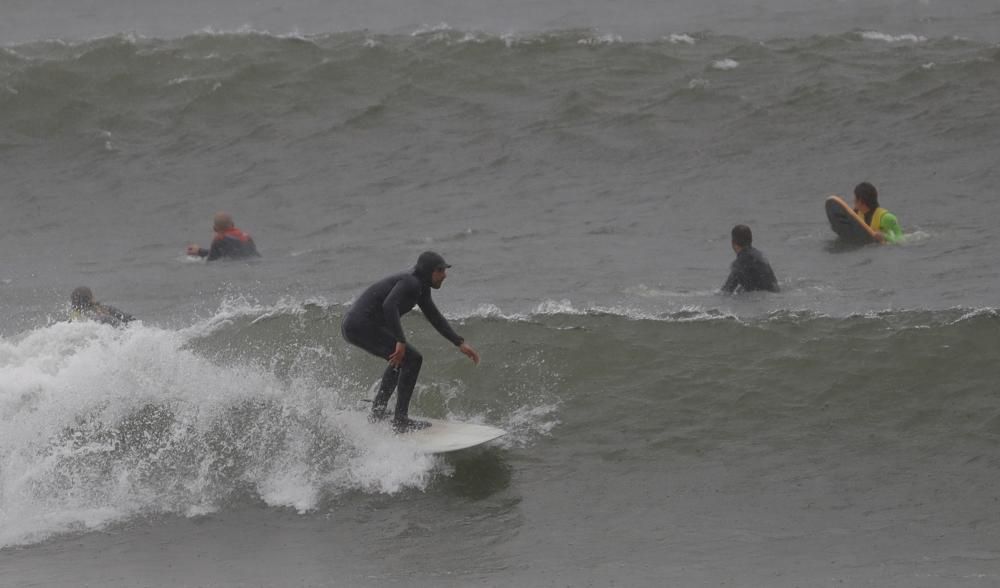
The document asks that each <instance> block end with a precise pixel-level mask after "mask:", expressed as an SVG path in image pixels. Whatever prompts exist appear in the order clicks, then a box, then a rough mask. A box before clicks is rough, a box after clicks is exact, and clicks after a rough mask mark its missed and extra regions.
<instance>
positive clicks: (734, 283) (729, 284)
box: [719, 260, 740, 294]
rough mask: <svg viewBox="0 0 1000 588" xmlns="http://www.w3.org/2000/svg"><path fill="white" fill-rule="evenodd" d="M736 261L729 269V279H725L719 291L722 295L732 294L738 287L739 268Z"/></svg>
mask: <svg viewBox="0 0 1000 588" xmlns="http://www.w3.org/2000/svg"><path fill="white" fill-rule="evenodd" d="M738 261H739V260H735V261H733V264H732V265H731V266H730V268H729V277H728V278H726V283H725V284H723V285H722V288H720V289H719V290H720V291H721V292H722V293H723V294H732V293H733V292H735V291H736V288H737V287H738V286H739V285H740V267H739V264H738Z"/></svg>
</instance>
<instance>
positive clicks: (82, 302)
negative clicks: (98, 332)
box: [70, 286, 94, 310]
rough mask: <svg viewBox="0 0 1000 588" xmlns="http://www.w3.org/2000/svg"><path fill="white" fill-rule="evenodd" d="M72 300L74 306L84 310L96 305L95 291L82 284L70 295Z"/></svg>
mask: <svg viewBox="0 0 1000 588" xmlns="http://www.w3.org/2000/svg"><path fill="white" fill-rule="evenodd" d="M70 302H71V303H72V304H73V308H75V309H78V310H82V309H85V308H90V307H91V306H93V305H94V293H93V292H91V291H90V288H88V287H86V286H80V287H79V288H77V289H76V290H73V293H72V294H71V295H70Z"/></svg>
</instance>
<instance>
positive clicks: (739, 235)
mask: <svg viewBox="0 0 1000 588" xmlns="http://www.w3.org/2000/svg"><path fill="white" fill-rule="evenodd" d="M732 237H733V251H735V252H736V259H735V260H733V264H732V266H730V270H729V278H727V279H726V283H725V284H723V285H722V291H723V292H725V293H726V294H732V293H733V292H753V291H754V290H768V291H770V292H777V291H778V278H776V277H774V270H772V269H771V264H770V263H768V262H767V258H766V257H764V254H763V253H762V252H761V251H760V250H759V249H756V248H755V247H754V246H753V233H752V232H750V227H748V226H746V225H736V226H735V227H733V231H732Z"/></svg>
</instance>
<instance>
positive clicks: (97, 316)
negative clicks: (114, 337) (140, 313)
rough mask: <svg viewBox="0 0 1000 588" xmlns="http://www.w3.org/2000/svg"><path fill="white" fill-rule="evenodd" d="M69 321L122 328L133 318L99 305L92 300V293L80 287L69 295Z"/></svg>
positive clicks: (113, 308) (86, 288)
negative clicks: (97, 323)
mask: <svg viewBox="0 0 1000 588" xmlns="http://www.w3.org/2000/svg"><path fill="white" fill-rule="evenodd" d="M70 304H71V306H70V313H69V320H71V321H85V320H91V321H97V322H99V323H103V324H105V325H111V326H112V327H124V326H125V325H127V324H128V323H130V322H131V321H133V320H135V317H133V316H132V315H130V314H129V313H127V312H122V311H120V310H118V309H117V308H115V307H114V306H110V305H107V304H101V303H100V302H97V301H96V300H94V293H93V292H92V291H91V290H90V288H88V287H86V286H80V287H79V288H76V289H75V290H73V293H72V294H70Z"/></svg>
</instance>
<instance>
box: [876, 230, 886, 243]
mask: <svg viewBox="0 0 1000 588" xmlns="http://www.w3.org/2000/svg"><path fill="white" fill-rule="evenodd" d="M875 240H876V241H878V242H879V243H885V235H884V234H882V232H881V231H877V232H876V233H875Z"/></svg>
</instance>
